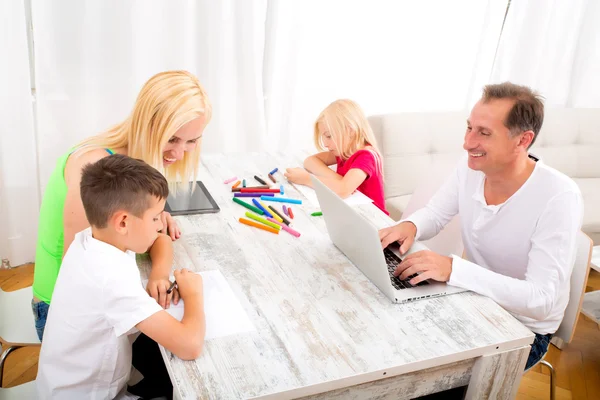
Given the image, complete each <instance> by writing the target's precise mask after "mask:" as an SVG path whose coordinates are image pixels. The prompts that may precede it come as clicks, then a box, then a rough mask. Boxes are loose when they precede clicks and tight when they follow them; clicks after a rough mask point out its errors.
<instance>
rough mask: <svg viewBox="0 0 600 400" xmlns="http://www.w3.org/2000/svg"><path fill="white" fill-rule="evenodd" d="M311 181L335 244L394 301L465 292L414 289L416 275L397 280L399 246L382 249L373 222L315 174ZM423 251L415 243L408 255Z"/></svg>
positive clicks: (437, 286) (430, 284) (433, 284)
mask: <svg viewBox="0 0 600 400" xmlns="http://www.w3.org/2000/svg"><path fill="white" fill-rule="evenodd" d="M311 180H312V183H313V187H314V188H315V192H316V194H317V198H318V200H319V204H320V206H321V211H322V213H323V218H325V224H326V226H327V231H328V232H329V236H330V237H331V240H332V241H333V244H335V246H336V247H337V248H338V249H340V250H341V251H342V253H344V254H345V255H346V257H348V259H349V260H350V261H352V263H353V264H354V265H355V266H356V267H357V268H358V269H360V270H361V271H362V273H363V274H364V275H365V276H366V277H367V278H369V280H370V281H371V282H372V283H373V284H374V285H375V286H377V288H379V290H380V291H381V292H383V294H384V295H386V296H387V297H388V298H389V299H390V300H391V301H392V302H394V303H408V302H412V301H416V300H421V299H427V298H430V297H437V296H444V295H448V294H453V293H460V292H464V291H465V289H461V288H458V287H455V286H450V285H447V284H446V283H443V282H437V281H434V280H427V281H423V282H421V283H419V284H417V285H416V286H413V285H411V284H410V283H409V281H410V279H411V278H413V277H414V275H413V276H411V277H409V278H407V279H406V280H401V279H399V278H398V277H395V276H394V275H393V272H394V270H395V269H396V266H397V265H398V264H399V263H400V262H401V261H402V257H401V256H400V252H399V250H400V247H399V245H398V244H397V243H396V244H394V245H390V246H388V248H386V249H382V248H381V242H380V241H379V232H378V230H377V228H376V227H375V226H374V225H373V224H372V223H371V222H369V221H368V220H367V219H365V218H364V217H363V216H362V215H360V214H359V213H358V212H357V211H356V210H354V209H353V208H352V207H351V206H350V205H348V204H346V202H345V201H344V200H342V199H341V198H340V197H339V196H338V195H337V194H335V193H334V192H333V191H332V190H331V189H329V188H328V187H327V186H325V185H324V184H323V183H322V182H321V181H320V180H319V179H317V178H316V177H315V176H314V175H311ZM419 250H426V247H424V246H423V245H421V244H420V243H417V242H415V244H413V247H412V248H411V249H410V250H409V251H408V253H407V254H410V253H413V252H416V251H419Z"/></svg>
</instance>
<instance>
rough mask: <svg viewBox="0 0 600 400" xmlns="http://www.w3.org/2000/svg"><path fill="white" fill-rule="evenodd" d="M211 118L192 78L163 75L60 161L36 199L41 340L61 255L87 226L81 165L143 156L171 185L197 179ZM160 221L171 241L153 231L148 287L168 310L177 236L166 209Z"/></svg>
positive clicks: (205, 99) (35, 280)
mask: <svg viewBox="0 0 600 400" xmlns="http://www.w3.org/2000/svg"><path fill="white" fill-rule="evenodd" d="M210 118H211V105H210V102H209V100H208V97H207V95H206V93H205V91H204V88H203V87H202V85H201V84H200V82H199V81H198V79H197V78H196V77H195V76H194V75H192V74H190V73H189V72H186V71H167V72H161V73H159V74H157V75H155V76H153V77H152V78H150V80H148V82H146V84H145V85H144V87H143V88H142V90H141V92H140V93H139V95H138V98H137V100H136V103H135V106H134V108H133V111H132V112H131V114H130V115H129V117H128V118H127V119H126V120H125V121H123V122H121V123H120V124H118V125H116V126H114V127H113V128H111V129H110V130H108V131H106V132H104V133H102V134H100V135H97V136H94V137H91V138H88V139H86V140H84V141H83V142H81V143H80V144H78V145H77V146H75V147H74V148H73V149H71V150H70V151H69V152H67V153H66V154H64V155H63V156H62V157H60V158H59V159H58V162H57V163H56V167H55V169H54V172H53V173H52V175H51V176H50V180H49V181H48V185H47V186H46V190H45V193H44V197H43V199H42V205H41V209H40V216H39V227H38V241H37V249H36V256H35V270H34V278H33V295H34V298H33V301H32V308H33V313H34V317H35V324H36V329H37V331H38V336H39V337H40V340H41V339H42V335H43V332H44V326H45V325H46V316H47V313H48V308H49V305H50V300H51V298H52V292H53V290H54V284H55V283H56V278H57V276H58V272H59V269H60V265H61V262H62V257H63V255H64V253H65V252H66V251H67V249H68V248H69V245H70V244H71V242H72V241H73V238H74V237H75V234H76V233H77V232H80V231H82V230H83V229H85V228H87V227H88V226H89V225H90V224H89V222H88V221H87V218H86V216H85V211H84V209H83V204H82V202H81V196H80V193H79V184H80V180H81V170H82V168H83V167H84V166H85V165H86V164H90V163H94V162H96V161H98V160H100V159H101V158H104V157H108V156H109V155H111V154H113V153H119V154H124V155H127V156H130V157H133V158H138V159H142V160H144V161H145V162H146V163H148V164H150V165H151V166H153V167H154V168H156V169H157V170H159V171H160V172H161V173H162V174H163V175H165V177H166V178H167V179H168V180H169V181H170V182H174V181H176V180H182V181H184V182H187V181H188V180H189V179H190V178H192V179H194V180H195V177H196V173H197V169H198V164H199V158H200V145H199V143H200V139H201V137H202V132H203V131H204V128H205V127H206V124H208V122H209V121H210ZM161 218H162V220H163V221H162V222H163V226H164V227H165V228H164V229H165V230H164V231H163V232H165V231H166V232H168V234H169V236H170V238H169V236H166V235H159V237H158V239H157V240H156V241H155V242H154V244H153V245H152V247H151V248H150V250H149V252H150V257H151V258H152V272H151V274H150V279H149V280H148V286H147V291H148V293H149V294H150V295H151V296H152V297H154V298H155V299H156V300H157V301H158V302H159V304H160V305H161V306H163V308H166V307H168V306H169V302H170V300H171V296H172V295H167V293H166V292H167V289H168V288H169V286H170V283H171V282H170V281H169V274H170V271H171V263H172V248H171V246H172V245H171V243H170V242H171V240H176V239H177V238H179V236H180V231H179V228H178V227H177V224H176V223H175V221H174V220H173V218H172V217H171V216H170V215H169V214H168V213H166V212H164V213H163V215H162V217H161ZM74 300H76V299H74ZM174 301H175V302H177V298H175V299H174Z"/></svg>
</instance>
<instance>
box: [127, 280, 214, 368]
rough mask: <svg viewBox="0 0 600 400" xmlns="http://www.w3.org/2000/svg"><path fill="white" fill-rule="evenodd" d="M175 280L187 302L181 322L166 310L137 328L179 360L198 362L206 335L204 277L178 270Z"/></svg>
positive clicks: (141, 323)
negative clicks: (195, 360)
mask: <svg viewBox="0 0 600 400" xmlns="http://www.w3.org/2000/svg"><path fill="white" fill-rule="evenodd" d="M175 279H176V280H177V284H178V286H179V290H180V292H181V297H182V299H183V300H184V302H185V305H184V313H183V319H182V320H181V322H179V321H177V320H176V319H175V318H173V317H172V316H171V315H169V314H168V313H167V312H166V311H164V310H163V311H159V312H157V313H154V314H152V315H151V316H150V317H148V318H146V319H145V320H143V321H141V322H140V323H138V324H137V325H136V327H137V328H138V329H139V330H140V331H141V332H143V333H144V334H146V335H147V336H148V337H150V338H151V339H152V340H154V341H155V342H157V343H158V344H160V345H162V346H164V347H165V348H166V349H167V350H169V351H170V352H172V353H173V354H175V355H176V356H177V357H179V358H181V359H183V360H194V359H196V358H198V357H200V354H201V353H202V347H203V346H204V334H205V332H206V325H205V319H204V293H203V287H202V286H203V283H202V277H201V276H200V275H198V274H195V273H193V272H191V271H187V270H178V271H175Z"/></svg>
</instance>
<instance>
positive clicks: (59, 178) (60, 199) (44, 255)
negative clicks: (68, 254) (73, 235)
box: [33, 149, 114, 304]
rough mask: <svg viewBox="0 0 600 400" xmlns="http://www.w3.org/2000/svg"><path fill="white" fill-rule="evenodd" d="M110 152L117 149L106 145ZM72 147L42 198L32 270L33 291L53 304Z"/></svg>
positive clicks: (61, 159)
mask: <svg viewBox="0 0 600 400" xmlns="http://www.w3.org/2000/svg"><path fill="white" fill-rule="evenodd" d="M106 151H107V152H108V154H114V151H112V150H110V149H106ZM72 152H73V151H69V152H68V153H67V154H65V155H63V156H62V157H60V158H59V159H58V161H57V162H56V167H54V171H52V175H50V179H49V180H48V185H47V186H46V190H45V191H44V197H43V198H42V206H41V208H40V217H39V223H38V238H37V246H36V250H35V268H34V272H33V295H34V296H35V297H37V298H38V299H40V300H42V301H44V302H46V303H48V304H50V300H51V299H52V293H53V292H54V285H55V284H56V278H58V271H59V270H60V264H61V263H62V256H63V247H64V239H65V228H64V222H63V215H64V208H65V198H66V197H67V184H66V182H65V166H66V165H67V160H68V159H69V156H70V155H71V154H72Z"/></svg>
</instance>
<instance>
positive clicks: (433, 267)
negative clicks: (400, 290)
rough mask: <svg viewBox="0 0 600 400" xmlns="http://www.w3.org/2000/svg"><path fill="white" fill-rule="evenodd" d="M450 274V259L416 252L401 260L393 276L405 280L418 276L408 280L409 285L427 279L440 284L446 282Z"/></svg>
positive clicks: (428, 252) (435, 254)
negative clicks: (414, 275)
mask: <svg viewBox="0 0 600 400" xmlns="http://www.w3.org/2000/svg"><path fill="white" fill-rule="evenodd" d="M451 273H452V258H451V257H446V256H441V255H439V254H437V253H434V252H433V251H430V250H423V251H417V252H416V253H412V254H410V255H408V256H406V257H404V259H403V260H402V262H401V263H400V264H398V267H396V270H395V271H394V275H395V276H398V275H400V276H399V278H400V279H406V278H408V277H409V276H411V275H413V274H419V275H417V276H416V277H414V278H413V279H411V280H410V284H411V285H416V284H417V283H419V282H422V281H425V280H427V279H433V280H436V281H440V282H447V281H448V280H449V279H450V274H451Z"/></svg>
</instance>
